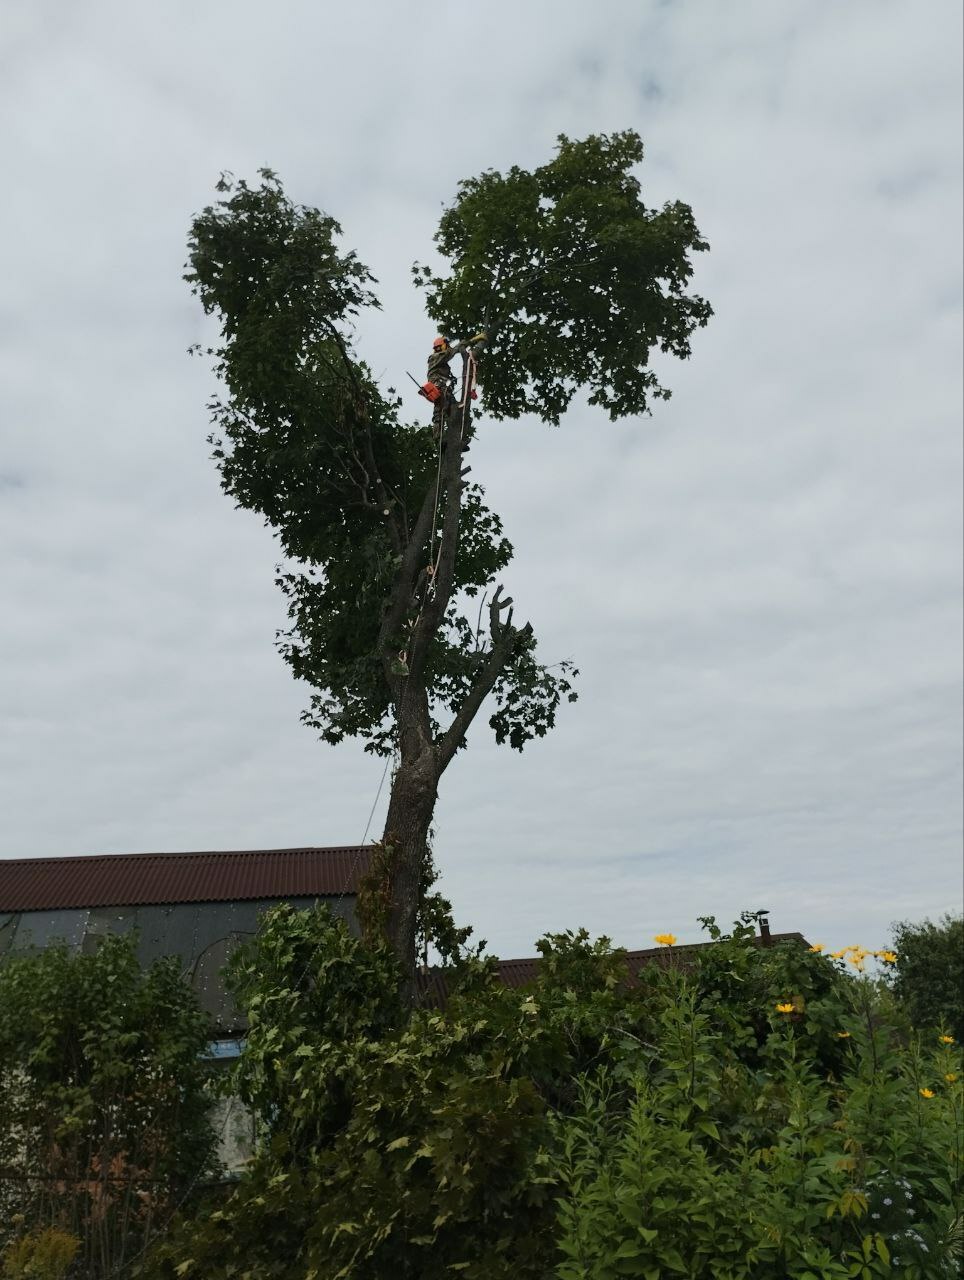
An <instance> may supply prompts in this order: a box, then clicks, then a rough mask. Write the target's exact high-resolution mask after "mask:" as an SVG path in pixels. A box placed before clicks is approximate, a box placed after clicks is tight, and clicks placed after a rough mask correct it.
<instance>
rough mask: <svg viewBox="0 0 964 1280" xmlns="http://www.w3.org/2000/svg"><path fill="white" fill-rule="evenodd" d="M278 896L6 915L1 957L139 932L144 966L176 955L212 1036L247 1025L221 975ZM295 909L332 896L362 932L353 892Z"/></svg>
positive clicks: (84, 945) (92, 946)
mask: <svg viewBox="0 0 964 1280" xmlns="http://www.w3.org/2000/svg"><path fill="white" fill-rule="evenodd" d="M278 901H279V899H276V898H261V899H257V900H250V901H245V902H178V903H169V904H166V905H160V906H137V907H85V908H82V909H74V910H64V911H21V912H12V913H10V912H8V913H5V914H0V956H3V955H4V954H5V953H7V952H9V951H21V950H27V949H29V948H32V947H46V946H50V945H51V943H54V942H64V943H66V944H67V945H68V946H69V947H74V948H77V949H78V950H81V951H84V952H88V953H90V952H93V951H95V950H96V949H97V947H98V946H99V945H100V941H101V939H102V938H104V937H105V936H106V935H107V934H127V933H131V932H136V935H137V955H138V959H139V960H140V962H141V964H142V965H143V966H144V967H145V968H146V967H147V966H148V965H150V964H152V963H153V962H154V961H155V960H157V959H159V958H160V957H161V956H177V957H178V958H179V959H180V961H181V966H182V969H183V971H184V974H185V976H186V977H187V979H188V980H189V981H190V983H191V985H192V986H193V988H194V990H195V991H196V992H197V996H198V1000H199V1001H200V1004H201V1007H202V1009H204V1011H205V1013H207V1015H208V1017H209V1018H210V1019H211V1031H212V1035H214V1036H217V1035H220V1034H224V1033H228V1032H231V1031H237V1030H242V1029H243V1019H242V1018H240V1017H239V1015H238V1013H237V1011H236V1010H235V1008H234V1006H233V1003H232V1002H231V1000H230V997H229V996H228V994H227V992H226V991H225V990H224V983H223V981H222V978H221V971H222V969H223V968H224V966H225V965H226V964H227V962H228V960H229V959H230V957H231V955H232V953H233V952H234V951H235V950H236V949H237V947H238V946H240V945H241V944H242V943H244V942H245V941H247V940H248V939H249V938H251V937H252V936H253V935H254V933H255V932H256V931H257V927H258V918H259V917H260V916H261V915H262V914H263V913H264V912H265V911H266V910H267V909H268V908H269V907H273V906H275V905H276V904H277V902H278ZM290 901H291V905H292V906H294V907H302V908H307V907H311V906H313V905H314V903H315V902H327V903H328V905H329V906H330V907H331V909H332V911H333V912H334V913H335V914H336V915H339V916H341V917H342V918H343V919H345V920H347V921H348V925H349V927H350V928H351V930H352V932H353V933H356V932H357V930H358V925H357V921H356V917H355V898H354V894H346V895H344V896H343V897H341V898H292V899H291V900H290Z"/></svg>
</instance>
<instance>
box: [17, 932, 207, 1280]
mask: <svg viewBox="0 0 964 1280" xmlns="http://www.w3.org/2000/svg"><path fill="white" fill-rule="evenodd" d="M208 1034H209V1033H208V1028H207V1020H206V1019H205V1017H204V1015H203V1014H202V1012H201V1011H200V1009H199V1008H198V1005H197V1000H196V998H195V996H194V993H193V992H192V991H191V988H190V987H189V986H188V985H187V983H185V982H184V980H183V977H182V975H181V971H180V966H179V964H178V962H177V960H176V959H173V958H167V959H163V960H159V961H157V962H156V963H155V964H154V965H153V966H152V967H151V968H150V969H149V970H147V971H143V970H142V969H141V967H140V965H139V963H138V960H137V954H136V951H135V947H134V944H133V940H132V939H131V938H130V937H106V938H105V939H104V940H103V942H102V944H101V946H100V948H99V949H98V950H97V951H96V952H95V953H94V954H93V955H81V954H78V953H76V952H72V951H71V950H70V949H69V948H67V947H66V946H58V947H51V948H48V949H47V950H44V951H37V952H33V951H28V952H14V953H12V954H10V955H9V956H7V957H6V958H5V959H4V961H3V963H2V964H0V1252H2V1253H3V1260H4V1265H5V1266H6V1268H7V1269H6V1270H0V1274H3V1275H11V1276H12V1275H18V1274H22V1275H25V1276H28V1275H33V1276H40V1275H50V1276H56V1275H59V1274H62V1273H63V1272H62V1271H58V1270H57V1269H56V1266H55V1264H56V1263H58V1259H59V1260H60V1261H61V1262H63V1270H64V1271H65V1270H66V1269H67V1267H69V1265H70V1264H71V1261H72V1259H73V1256H74V1252H78V1251H79V1252H78V1256H77V1266H78V1268H79V1274H82V1275H83V1276H85V1277H89V1278H91V1280H93V1278H94V1277H98V1276H108V1275H114V1274H116V1273H117V1272H118V1270H119V1269H122V1268H125V1267H126V1266H127V1264H129V1263H130V1262H131V1261H132V1259H133V1258H134V1257H136V1256H138V1255H139V1254H140V1253H141V1252H142V1249H143V1247H144V1245H146V1243H147V1242H148V1241H149V1240H150V1239H151V1237H152V1236H153V1235H154V1234H155V1233H156V1232H157V1231H158V1230H159V1229H161V1228H163V1227H164V1226H165V1225H166V1223H167V1220H168V1218H169V1216H170V1213H171V1212H172V1210H173V1208H174V1207H175V1206H176V1204H177V1203H178V1201H179V1200H180V1199H182V1198H183V1196H184V1194H185V1192H186V1190H187V1189H188V1188H189V1187H193V1186H194V1185H196V1183H197V1181H198V1179H199V1178H200V1177H201V1176H202V1175H203V1174H205V1173H206V1172H208V1171H209V1170H211V1169H213V1168H214V1165H215V1157H214V1146H215V1135H214V1132H213V1130H212V1127H211V1123H210V1118H209V1112H210V1106H211V1091H210V1087H209V1086H210V1084H211V1080H212V1065H211V1063H210V1062H209V1061H208V1060H207V1059H206V1058H205V1056H204V1051H205V1048H206V1045H207V1040H208ZM65 1233H67V1234H65ZM72 1241H73V1249H72V1246H71V1242H72ZM4 1246H5V1247H6V1251H5V1252H3V1250H4ZM18 1259H19V1262H18V1261H17V1260H18ZM58 1265H59V1264H58ZM15 1266H21V1270H17V1269H15ZM45 1268H46V1269H45Z"/></svg>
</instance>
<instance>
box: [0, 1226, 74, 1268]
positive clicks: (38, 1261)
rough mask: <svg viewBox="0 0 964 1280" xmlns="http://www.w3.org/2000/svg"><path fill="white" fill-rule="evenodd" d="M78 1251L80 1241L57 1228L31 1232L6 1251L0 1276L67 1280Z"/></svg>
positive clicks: (9, 1246) (16, 1239) (1, 1262)
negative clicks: (66, 1277) (65, 1279)
mask: <svg viewBox="0 0 964 1280" xmlns="http://www.w3.org/2000/svg"><path fill="white" fill-rule="evenodd" d="M14 1225H18V1224H16V1223H15V1224H14ZM79 1251H80V1241H79V1240H78V1239H77V1237H76V1236H73V1235H70V1234H68V1232H66V1231H60V1230H58V1228H57V1227H46V1228H44V1229H43V1230H41V1231H31V1232H28V1233H27V1234H26V1235H22V1236H18V1237H16V1238H15V1239H13V1240H11V1241H10V1243H9V1244H8V1245H7V1247H6V1248H5V1249H4V1251H3V1258H2V1260H0V1276H3V1280H64V1277H65V1276H66V1275H67V1272H68V1271H69V1270H70V1268H71V1265H72V1264H73V1261H74V1259H75V1258H76V1257H77V1254H78V1252H79Z"/></svg>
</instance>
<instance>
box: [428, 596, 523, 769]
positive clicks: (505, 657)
mask: <svg viewBox="0 0 964 1280" xmlns="http://www.w3.org/2000/svg"><path fill="white" fill-rule="evenodd" d="M501 597H502V588H501V587H496V589H495V594H494V595H493V597H492V600H491V602H490V604H489V634H490V635H491V637H492V648H491V649H490V650H489V652H488V654H487V655H486V658H485V661H484V662H483V664H482V666H481V667H480V668H479V670H478V672H477V673H476V676H475V679H474V680H473V682H472V687H471V688H470V689H469V691H468V693H467V694H466V695H465V699H464V701H463V702H462V705H461V706H460V707H459V709H458V711H457V712H456V714H455V718H454V719H453V721H452V723H451V724H450V725H449V727H448V729H446V731H445V732H444V733H443V734H441V735H440V736H439V737H438V738H437V739H436V743H435V759H436V763H437V765H438V771H439V773H440V774H441V773H442V771H443V770H444V769H445V767H446V765H447V764H448V763H449V761H450V760H451V759H452V757H453V756H454V755H455V753H456V751H458V749H459V747H460V746H461V744H462V742H463V740H464V738H465V735H466V734H467V733H468V731H469V726H470V725H471V723H472V721H473V720H474V719H475V717H476V714H477V712H478V710H479V708H480V707H481V705H482V703H483V702H484V701H485V699H486V697H487V696H488V695H489V694H490V693H491V692H492V689H493V687H494V685H495V682H496V681H497V680H498V678H499V676H500V675H501V674H502V672H503V671H504V670H505V668H506V665H507V663H508V662H509V660H510V659H511V657H512V654H513V652H514V651H515V649H516V646H517V644H518V643H519V642H520V641H521V640H525V639H527V638H528V637H529V636H530V635H531V634H532V627H531V625H530V624H529V623H528V622H527V623H526V625H525V626H524V627H522V628H521V629H519V630H517V629H516V628H515V627H513V626H512V598H511V596H509V597H507V598H506V599H505V600H503V599H502V598H501ZM503 610H508V613H507V614H506V617H505V619H504V620H503V619H502V618H501V617H500V614H501V613H502V611H503Z"/></svg>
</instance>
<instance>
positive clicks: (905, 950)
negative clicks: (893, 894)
mask: <svg viewBox="0 0 964 1280" xmlns="http://www.w3.org/2000/svg"><path fill="white" fill-rule="evenodd" d="M893 938H894V951H895V952H896V962H895V964H894V969H893V989H894V994H895V995H896V996H897V998H898V1000H899V1001H900V1002H901V1004H902V1005H903V1006H904V1008H905V1009H906V1010H907V1013H908V1016H909V1017H910V1019H911V1021H912V1022H913V1023H914V1024H915V1026H919V1027H931V1026H937V1025H938V1024H941V1023H943V1024H944V1026H945V1027H946V1028H947V1030H948V1031H950V1032H951V1033H952V1034H953V1036H954V1037H955V1039H956V1040H957V1042H958V1043H959V1044H960V1043H964V917H962V916H952V915H950V914H948V915H945V916H943V917H942V918H941V919H940V920H939V921H938V922H937V924H934V923H933V922H932V921H931V920H923V921H921V923H919V924H911V922H910V921H909V920H902V921H901V922H900V923H899V924H895V925H894V931H893Z"/></svg>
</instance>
